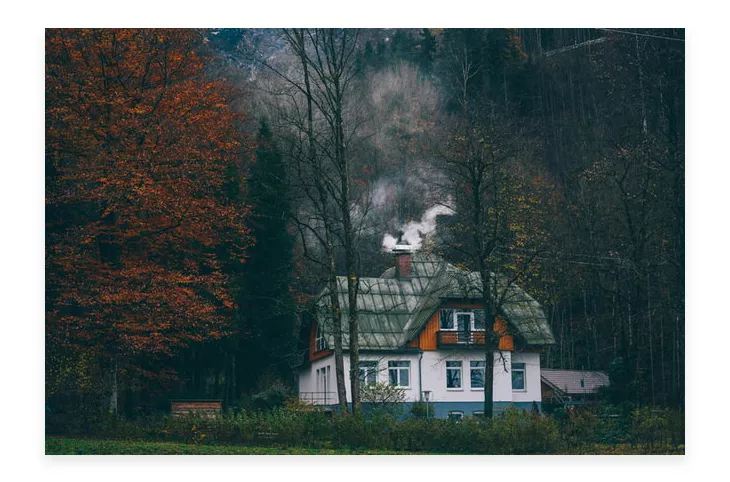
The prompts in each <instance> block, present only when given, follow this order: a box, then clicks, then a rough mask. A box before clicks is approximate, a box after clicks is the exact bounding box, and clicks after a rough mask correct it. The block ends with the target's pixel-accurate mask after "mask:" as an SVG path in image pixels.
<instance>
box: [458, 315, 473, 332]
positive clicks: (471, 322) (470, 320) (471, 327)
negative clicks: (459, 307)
mask: <svg viewBox="0 0 730 482" xmlns="http://www.w3.org/2000/svg"><path fill="white" fill-rule="evenodd" d="M459 315H466V316H468V317H469V329H470V331H474V312H472V311H455V312H454V330H453V331H459V323H458V319H459Z"/></svg>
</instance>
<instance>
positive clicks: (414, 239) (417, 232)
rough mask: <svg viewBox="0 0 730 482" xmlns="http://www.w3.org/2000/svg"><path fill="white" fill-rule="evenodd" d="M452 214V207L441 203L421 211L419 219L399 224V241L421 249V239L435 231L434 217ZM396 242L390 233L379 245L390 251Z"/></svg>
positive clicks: (423, 239)
mask: <svg viewBox="0 0 730 482" xmlns="http://www.w3.org/2000/svg"><path fill="white" fill-rule="evenodd" d="M453 214H454V210H453V209H451V208H449V207H447V206H443V205H437V206H432V207H430V208H428V209H427V210H426V212H425V213H423V216H421V220H420V221H409V222H407V223H406V224H404V225H403V226H401V228H400V231H401V232H402V233H403V234H402V235H401V237H400V241H401V242H403V243H406V244H410V245H411V247H412V249H421V244H423V241H425V239H426V238H427V237H429V236H430V235H431V234H432V233H433V232H434V231H436V217H437V216H451V215H453ZM396 244H398V238H397V237H395V236H393V235H391V234H386V235H385V236H383V241H382V243H381V245H382V247H383V250H384V251H392V250H393V249H394V248H395V246H396Z"/></svg>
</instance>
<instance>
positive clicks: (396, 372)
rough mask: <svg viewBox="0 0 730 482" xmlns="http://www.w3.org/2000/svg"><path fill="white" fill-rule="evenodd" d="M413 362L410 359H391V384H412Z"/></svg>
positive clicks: (405, 385)
mask: <svg viewBox="0 0 730 482" xmlns="http://www.w3.org/2000/svg"><path fill="white" fill-rule="evenodd" d="M410 371H411V362H409V361H389V362H388V378H389V379H390V384H391V385H395V386H397V387H408V386H410V383H411V382H410Z"/></svg>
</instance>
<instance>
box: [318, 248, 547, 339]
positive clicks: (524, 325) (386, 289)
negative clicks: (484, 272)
mask: <svg viewBox="0 0 730 482" xmlns="http://www.w3.org/2000/svg"><path fill="white" fill-rule="evenodd" d="M359 282H360V284H359V292H358V322H359V345H360V348H361V349H370V350H390V349H395V348H399V347H402V346H404V345H405V344H406V343H407V342H408V341H409V340H411V339H413V338H414V337H415V336H416V335H417V334H418V333H419V332H420V331H421V330H422V329H423V327H424V325H425V324H426V322H427V321H428V319H429V318H430V317H431V315H432V314H433V312H434V311H435V310H436V309H437V308H438V307H439V306H440V305H441V304H442V303H443V302H444V301H445V300H448V299H478V298H481V285H482V283H481V276H480V275H479V273H476V272H471V271H466V270H461V269H458V268H457V267H455V266H454V265H452V264H450V263H448V262H446V261H445V260H444V259H443V258H440V257H438V256H436V255H433V254H426V253H415V254H413V255H412V256H411V277H410V278H407V279H406V278H401V279H399V278H396V277H395V269H394V268H389V269H388V270H386V271H385V272H384V273H383V275H382V276H381V277H380V278H360V280H359ZM497 283H498V287H499V286H500V285H501V286H502V289H499V292H500V293H503V292H506V293H505V296H504V301H503V303H502V306H501V314H502V316H504V317H505V318H506V319H507V321H508V322H509V323H510V324H511V325H512V327H513V329H514V330H515V331H516V332H517V333H519V334H520V335H521V336H522V337H523V338H524V340H525V341H526V343H527V344H528V345H546V344H553V343H555V339H554V337H553V334H552V331H551V329H550V325H549V324H548V322H547V319H546V317H545V313H544V312H543V310H542V307H541V306H540V304H539V303H538V302H537V301H536V300H535V299H534V298H532V297H531V296H530V295H528V294H527V293H525V292H524V291H523V290H522V289H520V288H519V287H518V286H516V285H514V284H512V285H509V286H508V284H507V282H506V280H504V279H498V280H497ZM337 291H338V299H339V304H340V309H341V311H342V324H343V330H342V331H343V340H342V341H343V345H344V346H347V345H348V344H349V330H348V329H347V328H346V327H347V314H348V305H349V303H348V295H347V279H346V278H345V277H344V276H339V277H338V278H337ZM327 293H328V291H327V289H325V290H323V292H322V295H321V296H320V298H319V300H320V301H319V307H320V308H321V309H320V312H319V319H320V322H322V321H324V322H325V323H326V322H327V319H328V318H329V319H330V323H331V312H330V310H329V309H327V308H328V305H329V297H328V296H326V295H327ZM325 331H326V332H327V334H328V338H329V339H328V342H329V345H330V346H333V339H332V334H331V331H332V330H325Z"/></svg>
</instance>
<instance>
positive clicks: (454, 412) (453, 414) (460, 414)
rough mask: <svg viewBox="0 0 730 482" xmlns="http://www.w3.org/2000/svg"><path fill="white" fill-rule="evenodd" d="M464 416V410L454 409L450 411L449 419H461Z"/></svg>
mask: <svg viewBox="0 0 730 482" xmlns="http://www.w3.org/2000/svg"><path fill="white" fill-rule="evenodd" d="M462 418H464V412H460V411H458V410H452V411H450V412H449V420H461V419H462Z"/></svg>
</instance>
